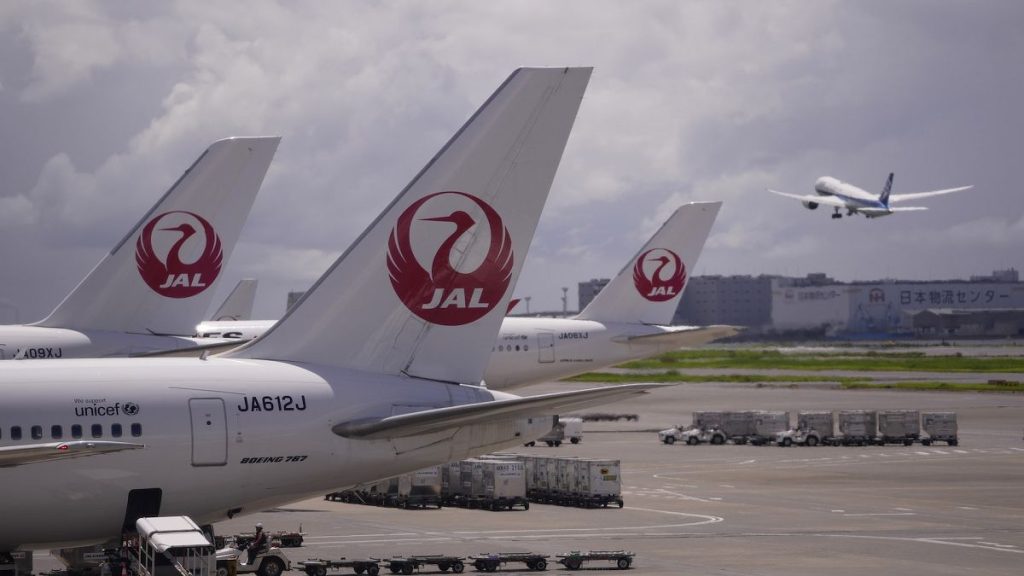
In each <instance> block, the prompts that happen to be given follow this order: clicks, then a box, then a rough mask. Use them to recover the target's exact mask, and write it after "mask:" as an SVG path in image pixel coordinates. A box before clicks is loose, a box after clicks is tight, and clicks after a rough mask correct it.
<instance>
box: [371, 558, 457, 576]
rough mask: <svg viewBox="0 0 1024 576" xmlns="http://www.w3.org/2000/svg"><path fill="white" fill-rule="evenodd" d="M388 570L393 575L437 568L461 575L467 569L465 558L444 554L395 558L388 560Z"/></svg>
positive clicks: (386, 561)
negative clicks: (426, 568) (426, 567)
mask: <svg viewBox="0 0 1024 576" xmlns="http://www.w3.org/2000/svg"><path fill="white" fill-rule="evenodd" d="M381 562H382V563H386V564H387V567H388V570H390V571H391V573H392V574H412V573H413V572H414V571H418V570H419V569H420V568H422V567H424V566H437V569H438V570H440V571H441V572H447V571H448V570H451V571H452V572H455V573H457V574H458V573H461V572H462V571H463V570H465V569H466V564H465V558H463V557H462V556H447V555H443V554H419V555H412V556H395V557H393V558H388V559H386V560H381Z"/></svg>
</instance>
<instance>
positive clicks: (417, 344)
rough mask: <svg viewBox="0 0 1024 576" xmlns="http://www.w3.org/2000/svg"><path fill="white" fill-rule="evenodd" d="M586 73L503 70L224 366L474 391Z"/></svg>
mask: <svg viewBox="0 0 1024 576" xmlns="http://www.w3.org/2000/svg"><path fill="white" fill-rule="evenodd" d="M590 72H591V69H590V68H533V69H530V68H523V69H520V70H517V71H516V72H514V73H513V74H512V75H511V76H510V77H509V78H508V79H507V80H506V81H505V82H504V84H502V85H501V87H499V88H498V90H497V92H495V93H494V94H493V95H492V96H491V97H490V98H489V99H488V100H487V102H485V103H484V105H483V106H482V107H481V108H480V109H479V110H478V111H477V112H476V114H474V115H473V116H472V117H471V118H470V119H469V121H468V122H467V123H466V124H465V125H464V126H463V127H462V128H461V129H460V130H459V131H458V132H457V133H456V134H455V136H454V137H453V138H452V139H451V140H450V141H449V142H448V143H447V144H446V145H445V146H444V148H442V149H441V151H440V152H439V153H438V154H437V156H435V157H434V158H433V159H432V160H431V161H430V162H429V163H428V164H427V166H426V167H425V168H424V169H423V170H422V171H421V172H420V173H419V174H418V175H417V176H416V177H415V178H413V180H412V182H411V183H410V184H409V185H408V186H407V187H406V188H405V190H403V191H402V192H401V194H399V196H398V198H396V199H395V200H394V201H393V202H392V203H391V205H390V206H388V207H387V208H386V209H385V210H384V212H383V213H382V214H381V215H380V216H379V217H378V218H377V220H376V221H374V222H373V223H372V224H371V225H370V227H369V228H368V229H367V230H366V231H364V232H363V234H362V235H361V236H360V237H359V238H358V239H357V240H356V241H355V242H354V243H353V244H352V245H351V246H350V247H349V248H348V250H347V251H346V252H345V253H344V254H342V256H341V257H340V258H339V259H338V260H337V261H336V262H335V263H334V264H333V265H332V266H331V268H330V269H329V270H328V271H327V272H326V273H325V274H324V275H323V276H322V277H321V278H320V279H319V280H318V281H317V282H316V284H314V285H313V287H312V288H311V289H310V290H309V291H308V292H306V294H305V296H303V298H302V299H301V300H300V301H299V302H298V303H297V304H296V305H295V306H293V307H292V308H291V309H290V310H289V311H288V312H287V313H286V314H285V316H284V317H283V318H282V319H281V320H280V321H279V322H278V323H277V324H275V325H274V327H273V328H272V329H270V330H269V331H268V332H267V333H266V334H264V335H263V336H262V337H261V338H259V339H257V340H254V341H253V342H251V343H250V344H248V345H246V346H244V347H242V348H239V349H237V350H235V351H232V352H228V353H227V354H226V355H225V356H227V357H235V358H264V359H274V360H286V361H295V362H312V363H317V364H321V365H328V366H340V367H345V368H351V369H356V370H362V371H368V372H375V373H383V374H393V375H398V374H405V375H408V376H414V377H420V378H426V379H432V380H441V381H449V382H463V383H474V384H475V383H479V382H480V380H482V379H483V374H484V369H485V368H486V366H487V362H488V360H489V357H490V350H491V343H492V342H493V341H494V338H495V335H496V334H497V333H498V329H499V326H500V323H501V321H502V318H503V317H504V315H505V312H506V310H507V306H508V301H509V299H510V297H511V294H512V287H513V285H514V284H515V281H516V278H517V276H518V275H519V270H520V268H521V266H522V262H523V259H524V257H525V256H526V250H527V248H528V247H529V245H530V241H531V239H532V237H533V233H534V230H535V229H536V226H537V220H538V219H539V217H540V212H541V208H542V207H543V205H544V201H545V200H546V198H547V194H548V191H549V189H550V187H551V183H552V180H553V179H554V176H555V171H556V169H557V167H558V163H559V161H560V159H561V156H562V151H563V149H564V147H565V143H566V140H567V139H568V137H569V131H570V129H571V128H572V124H573V121H574V120H575V117H576V111H577V110H578V108H579V105H580V102H581V100H582V98H583V92H584V90H585V88H586V85H587V82H588V80H589V78H590Z"/></svg>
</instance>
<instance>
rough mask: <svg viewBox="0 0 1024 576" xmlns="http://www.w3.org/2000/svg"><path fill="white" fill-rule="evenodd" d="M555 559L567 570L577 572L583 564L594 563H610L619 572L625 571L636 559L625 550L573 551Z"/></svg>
mask: <svg viewBox="0 0 1024 576" xmlns="http://www.w3.org/2000/svg"><path fill="white" fill-rule="evenodd" d="M555 557H556V558H558V562H559V563H561V564H562V565H563V566H565V567H566V568H567V569H569V570H579V569H580V568H581V567H582V566H583V563H584V562H594V561H605V562H611V563H612V564H614V565H615V567H616V568H618V569H619V570H626V569H628V568H629V567H630V566H632V565H633V558H634V557H636V554H634V553H632V552H627V551H625V550H591V551H590V552H580V551H578V550H574V551H572V552H568V553H566V554H557V555H555Z"/></svg>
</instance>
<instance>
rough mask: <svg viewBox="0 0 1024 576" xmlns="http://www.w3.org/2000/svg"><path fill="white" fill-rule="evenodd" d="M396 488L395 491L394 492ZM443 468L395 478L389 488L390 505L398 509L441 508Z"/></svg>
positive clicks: (423, 470) (432, 468)
mask: <svg viewBox="0 0 1024 576" xmlns="http://www.w3.org/2000/svg"><path fill="white" fill-rule="evenodd" d="M392 487H394V490H392ZM441 503H442V499H441V466H430V467H428V468H423V469H422V470H417V471H415V472H410V473H408V474H402V475H401V476H399V477H397V478H393V479H392V480H391V482H390V483H389V487H388V505H389V506H396V507H398V508H412V507H416V508H426V507H427V506H435V507H437V508H440V507H441Z"/></svg>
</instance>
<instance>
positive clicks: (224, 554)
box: [217, 546, 292, 576]
mask: <svg viewBox="0 0 1024 576" xmlns="http://www.w3.org/2000/svg"><path fill="white" fill-rule="evenodd" d="M243 554H245V552H244V551H242V550H239V549H238V548H234V547H230V546H229V547H226V548H221V549H220V550H217V576H234V575H235V574H256V575H257V576H281V574H282V573H283V572H287V571H288V570H291V569H292V562H291V560H289V559H288V557H287V556H285V555H284V553H283V552H281V549H280V548H276V547H271V548H270V549H269V550H267V551H265V552H260V553H259V554H257V555H256V558H255V559H254V560H253V562H252V564H248V563H245V562H243V556H242V555H243Z"/></svg>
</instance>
